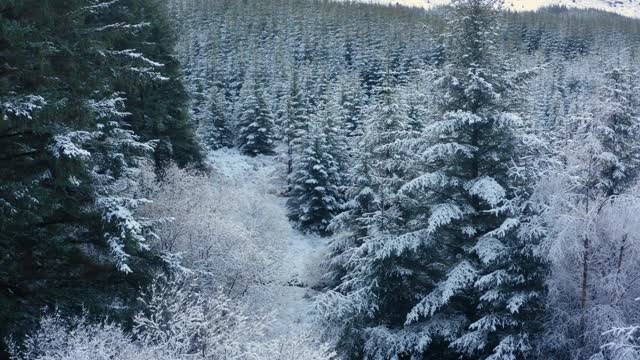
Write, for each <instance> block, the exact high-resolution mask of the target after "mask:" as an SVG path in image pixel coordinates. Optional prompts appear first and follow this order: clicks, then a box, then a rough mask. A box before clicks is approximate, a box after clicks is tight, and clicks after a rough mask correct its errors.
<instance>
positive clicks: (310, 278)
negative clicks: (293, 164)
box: [209, 149, 328, 335]
mask: <svg viewBox="0 0 640 360" xmlns="http://www.w3.org/2000/svg"><path fill="white" fill-rule="evenodd" d="M279 150H283V149H279ZM282 153H283V151H279V152H278V154H282ZM209 164H210V166H211V167H212V171H213V173H214V176H223V177H225V178H226V180H227V181H229V182H231V183H236V184H238V186H246V185H247V184H252V185H253V186H252V188H254V189H257V191H260V192H264V193H265V194H267V195H268V196H267V197H266V198H267V199H270V201H273V203H272V205H275V206H277V208H278V209H279V210H281V211H278V213H280V214H281V215H282V216H283V217H284V218H285V219H286V214H287V209H286V197H284V192H285V190H286V177H285V176H284V174H286V165H285V164H286V163H285V160H284V156H282V155H276V156H257V157H248V156H243V155H242V154H240V153H239V151H238V150H237V149H222V150H218V151H215V152H213V153H211V154H210V156H209ZM282 237H283V238H282V240H283V242H284V248H285V251H284V252H283V254H282V256H281V257H280V259H279V261H282V264H280V265H282V268H283V269H284V277H283V279H284V281H283V282H282V283H279V284H271V285H268V287H269V289H267V291H266V293H268V295H267V297H268V298H266V299H262V300H260V301H256V304H254V305H255V306H256V307H259V308H261V309H260V310H262V311H265V312H268V313H271V314H272V316H273V319H274V321H273V326H272V331H274V335H275V334H278V335H285V334H291V333H299V332H301V331H307V330H308V331H311V328H312V327H313V319H312V312H311V310H312V305H313V298H314V295H315V293H316V291H315V290H313V289H312V287H313V285H315V284H317V283H318V281H319V280H320V278H321V276H322V271H321V261H322V258H323V255H324V252H325V250H326V246H327V241H328V240H327V239H325V238H321V237H319V236H315V235H309V234H303V233H301V232H300V231H298V230H296V229H295V228H293V226H292V224H291V223H289V226H288V231H286V232H285V233H284V234H282Z"/></svg>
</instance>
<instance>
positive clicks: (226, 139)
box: [198, 88, 233, 150]
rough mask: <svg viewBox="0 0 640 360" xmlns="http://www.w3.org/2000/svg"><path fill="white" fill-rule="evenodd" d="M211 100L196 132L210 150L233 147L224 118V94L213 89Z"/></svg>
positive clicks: (229, 130)
mask: <svg viewBox="0 0 640 360" xmlns="http://www.w3.org/2000/svg"><path fill="white" fill-rule="evenodd" d="M212 92H213V94H212V95H211V99H210V100H209V101H208V102H207V104H206V105H205V106H208V107H209V110H208V111H207V112H206V117H204V118H203V119H202V120H201V122H200V123H199V124H198V132H199V133H200V134H199V135H200V137H201V138H202V140H203V141H204V143H205V145H206V146H207V147H208V148H209V149H212V150H217V149H220V148H223V147H232V146H233V134H232V133H231V129H230V125H229V123H228V121H227V118H226V114H225V113H226V111H225V108H226V106H225V99H224V94H223V93H222V92H221V91H220V90H218V89H217V88H214V89H213V90H212Z"/></svg>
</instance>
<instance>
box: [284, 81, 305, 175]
mask: <svg viewBox="0 0 640 360" xmlns="http://www.w3.org/2000/svg"><path fill="white" fill-rule="evenodd" d="M307 112H308V111H307V104H306V100H305V96H304V93H303V89H302V88H301V87H300V84H299V81H298V74H297V73H294V74H293V80H292V83H291V93H290V95H289V101H288V106H287V115H286V123H285V126H284V127H285V129H284V135H285V142H286V144H287V175H289V174H291V172H293V159H294V156H295V149H296V148H297V147H298V145H300V141H301V140H302V138H303V137H304V136H305V134H306V133H307V130H308V128H309V116H308V114H307Z"/></svg>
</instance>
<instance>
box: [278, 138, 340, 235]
mask: <svg viewBox="0 0 640 360" xmlns="http://www.w3.org/2000/svg"><path fill="white" fill-rule="evenodd" d="M301 147H302V149H301V151H300V155H298V157H297V158H296V159H295V161H294V165H293V172H292V173H291V175H290V176H289V178H290V180H289V181H290V183H291V191H290V193H289V199H287V207H288V208H289V218H290V219H291V220H292V221H294V222H296V223H297V225H298V227H299V228H300V229H301V230H303V231H305V232H314V233H318V234H320V235H329V234H330V233H331V232H330V231H329V230H328V229H327V226H328V225H329V222H330V221H331V219H332V218H333V216H334V215H335V214H336V213H337V211H338V209H339V206H340V203H339V200H338V199H339V193H338V187H337V186H336V183H337V181H338V164H337V163H336V161H335V159H334V158H333V156H332V155H331V153H332V151H331V149H330V145H329V142H328V140H327V136H326V135H325V134H324V132H323V131H322V129H321V128H320V127H316V128H315V129H312V130H311V131H310V133H309V134H307V135H306V136H305V137H304V140H303V142H302V144H301Z"/></svg>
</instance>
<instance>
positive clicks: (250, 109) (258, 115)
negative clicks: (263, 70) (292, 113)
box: [238, 76, 275, 156]
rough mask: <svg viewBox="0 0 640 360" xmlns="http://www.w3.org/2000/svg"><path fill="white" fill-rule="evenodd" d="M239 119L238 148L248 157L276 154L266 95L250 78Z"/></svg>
mask: <svg viewBox="0 0 640 360" xmlns="http://www.w3.org/2000/svg"><path fill="white" fill-rule="evenodd" d="M241 99H242V105H241V108H240V115H239V119H238V147H239V148H240V151H242V153H244V154H246V155H250V156H256V155H273V154H275V151H274V148H275V143H274V138H275V129H274V124H273V118H272V117H271V112H270V110H269V107H268V106H267V103H266V100H265V98H264V94H263V92H262V89H261V88H260V86H259V85H258V84H257V83H256V81H255V79H254V78H253V77H252V76H250V77H249V78H248V79H247V80H246V81H245V83H244V85H243V87H242V94H241Z"/></svg>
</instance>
